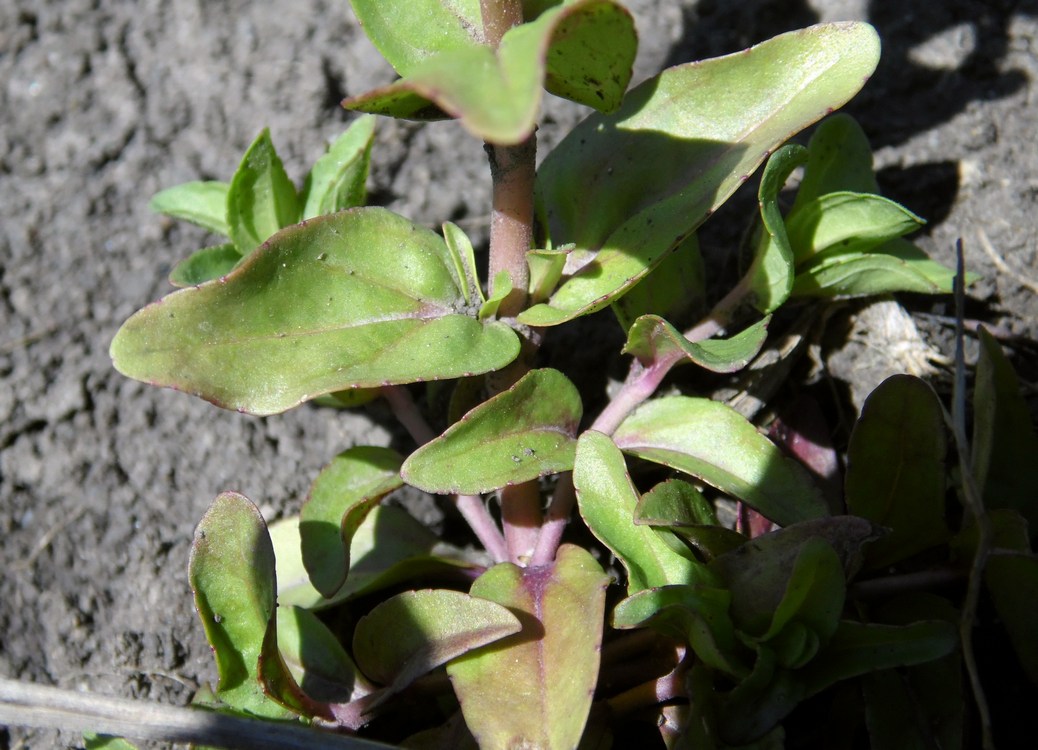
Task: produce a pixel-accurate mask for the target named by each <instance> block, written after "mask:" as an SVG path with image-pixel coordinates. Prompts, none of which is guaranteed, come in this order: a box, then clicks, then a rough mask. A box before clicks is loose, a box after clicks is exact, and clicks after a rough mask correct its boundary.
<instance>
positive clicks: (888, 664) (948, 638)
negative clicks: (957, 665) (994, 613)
mask: <svg viewBox="0 0 1038 750" xmlns="http://www.w3.org/2000/svg"><path fill="white" fill-rule="evenodd" d="M958 644H959V636H958V631H957V629H956V627H955V625H953V624H951V623H949V622H945V621H942V620H930V621H923V622H916V623H913V624H911V625H904V626H893V625H875V624H871V625H864V624H862V623H858V622H852V621H849V620H843V621H841V622H840V625H839V627H838V628H837V630H836V633H835V634H834V635H833V638H832V640H830V641H829V645H828V646H827V647H826V648H825V649H823V650H822V652H821V653H819V655H818V657H817V658H816V659H814V660H813V661H812V662H811V663H810V664H808V665H807V666H806V667H804V669H803V670H801V672H800V674H802V675H803V679H804V682H805V685H806V686H807V694H808V695H814V694H815V693H818V692H821V691H822V690H824V689H825V688H827V687H829V686H830V685H832V684H834V683H836V682H838V681H840V680H846V679H849V678H851V677H858V676H860V675H863V674H869V673H870V672H878V671H880V670H883V669H894V668H896V667H907V666H914V665H916V664H925V663H926V662H929V661H933V660H934V659H939V658H941V657H942V656H946V655H947V654H950V653H951V652H952V651H954V650H955V649H956V648H957V647H958ZM805 697H806V696H805Z"/></svg>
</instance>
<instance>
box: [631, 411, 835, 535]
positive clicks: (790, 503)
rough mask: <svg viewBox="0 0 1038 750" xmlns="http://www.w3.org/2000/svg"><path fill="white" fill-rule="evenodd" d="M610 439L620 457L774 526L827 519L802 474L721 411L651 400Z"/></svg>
mask: <svg viewBox="0 0 1038 750" xmlns="http://www.w3.org/2000/svg"><path fill="white" fill-rule="evenodd" d="M613 439H614V440H615V441H616V444H617V445H618V446H619V447H620V448H621V449H622V450H623V451H624V452H625V453H630V454H632V455H635V456H638V457H639V458H644V459H646V460H648V461H655V462H656V463H660V464H663V465H664V466H670V467H671V468H674V469H678V470H679V471H683V472H685V473H687V474H691V475H692V476H695V477H699V478H700V479H702V480H703V481H704V482H708V483H709V484H712V485H713V486H714V487H717V488H718V489H719V490H721V491H722V492H725V493H727V494H729V495H732V496H733V497H736V498H738V499H740V500H742V501H743V502H745V503H746V504H747V505H749V506H751V507H752V508H754V509H755V510H757V511H758V512H759V513H761V514H762V515H764V516H766V517H767V518H770V519H771V520H772V521H775V522H776V523H778V524H780V525H786V524H790V523H795V522H797V521H804V520H807V519H810V518H817V517H819V516H824V515H826V514H827V509H826V505H825V501H824V500H823V499H822V496H821V494H820V493H819V491H818V489H817V488H816V487H815V485H814V483H813V482H812V481H811V478H810V476H809V475H808V474H807V472H806V471H805V470H804V469H803V468H802V467H801V466H799V465H798V464H797V463H795V462H794V461H792V460H791V459H788V458H786V457H785V456H783V455H782V452H781V451H780V450H779V449H778V448H777V447H776V446H775V444H774V443H772V442H771V441H770V440H768V439H767V438H766V437H764V436H763V435H761V434H760V433H759V432H757V428H755V427H754V426H753V425H752V424H750V423H749V422H747V421H746V419H745V418H744V417H742V416H740V415H739V413H738V412H736V411H735V410H734V409H732V408H730V407H728V406H725V405H724V404H720V403H717V402H715V401H710V400H709V399H701V398H690V397H687V396H673V397H669V398H661V399H655V400H653V401H649V402H648V403H646V404H644V405H642V406H641V407H639V408H638V409H637V410H636V411H635V412H634V413H632V414H631V415H630V416H629V417H627V419H625V420H624V421H623V423H622V424H621V425H620V427H619V428H618V429H617V431H616V433H615V434H614V435H613Z"/></svg>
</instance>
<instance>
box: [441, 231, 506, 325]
mask: <svg viewBox="0 0 1038 750" xmlns="http://www.w3.org/2000/svg"><path fill="white" fill-rule="evenodd" d="M442 228H443V240H444V242H446V243H447V249H448V250H449V251H450V254H451V259H452V260H453V261H454V267H455V271H456V272H457V274H458V278H459V279H464V280H465V283H464V284H463V285H462V287H461V291H462V294H463V295H464V296H465V304H466V305H472V304H480V303H482V302H486V301H487V300H486V297H485V296H484V295H483V288H482V287H481V286H480V285H479V271H478V270H477V268H476V251H475V250H474V249H473V247H472V240H470V239H469V237H468V235H467V234H465V232H464V231H462V229H461V227H459V226H458V225H457V224H452V223H451V222H449V221H447V222H444V224H443V227H442ZM508 280H509V282H511V280H512V277H511V276H509V277H508Z"/></svg>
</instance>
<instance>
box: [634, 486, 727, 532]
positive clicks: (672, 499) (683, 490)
mask: <svg viewBox="0 0 1038 750" xmlns="http://www.w3.org/2000/svg"><path fill="white" fill-rule="evenodd" d="M634 522H635V523H637V524H642V525H645V526H694V525H714V526H716V525H717V515H716V513H714V508H713V506H712V505H711V504H710V501H709V500H707V499H706V498H705V497H703V493H702V492H700V491H699V490H697V489H696V488H695V487H693V486H692V485H691V484H689V483H688V482H685V481H683V480H681V479H668V480H667V481H665V482H660V483H659V484H657V485H656V486H655V487H653V488H652V489H651V490H649V491H648V492H646V493H645V494H644V495H642V497H641V499H640V500H639V501H638V505H637V507H635V509H634Z"/></svg>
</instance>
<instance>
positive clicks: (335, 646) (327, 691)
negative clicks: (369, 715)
mask: <svg viewBox="0 0 1038 750" xmlns="http://www.w3.org/2000/svg"><path fill="white" fill-rule="evenodd" d="M277 628H278V648H279V649H280V651H281V656H282V658H283V659H284V660H285V664H286V665H287V666H288V669H289V671H290V672H291V673H292V677H293V678H294V679H295V681H296V682H297V683H298V684H299V686H300V687H301V688H302V689H303V692H304V693H306V694H307V695H308V696H310V697H311V698H313V699H314V700H317V701H323V702H329V703H346V702H348V701H350V700H352V699H354V698H358V697H361V696H363V695H367V694H368V693H370V692H371V691H372V690H374V687H373V686H372V685H370V684H368V683H367V681H366V680H365V679H364V676H363V675H361V674H359V673H358V672H357V667H356V665H355V664H354V663H353V660H352V659H351V658H350V656H349V654H347V653H346V651H345V649H343V647H342V644H341V643H339V639H338V638H337V637H336V636H335V635H334V634H333V633H332V631H330V630H329V629H328V626H327V625H325V624H324V623H323V622H321V620H320V619H319V618H318V617H317V615H315V614H313V613H312V612H310V611H308V610H305V609H303V608H301V607H292V606H279V607H278V610H277Z"/></svg>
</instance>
